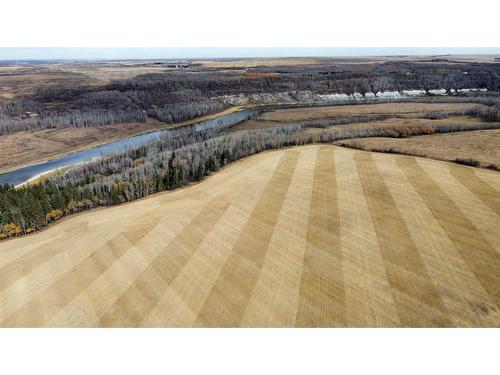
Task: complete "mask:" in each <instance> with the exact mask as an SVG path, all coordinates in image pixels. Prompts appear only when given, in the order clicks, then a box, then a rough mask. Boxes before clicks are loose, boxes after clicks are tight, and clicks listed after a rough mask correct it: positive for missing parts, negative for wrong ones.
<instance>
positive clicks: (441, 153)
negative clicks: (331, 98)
mask: <svg viewBox="0 0 500 375" xmlns="http://www.w3.org/2000/svg"><path fill="white" fill-rule="evenodd" d="M338 144H341V145H343V146H347V147H354V148H359V149H362V150H367V151H378V152H392V153H400V154H406V155H414V156H422V157H428V158H432V159H438V160H445V161H456V160H457V159H462V160H477V161H478V162H479V163H480V166H482V167H488V166H490V167H492V166H497V168H498V169H500V130H498V129H494V130H476V131H469V132H456V133H446V134H431V135H422V136H418V137H410V138H403V139H401V138H383V137H380V138H362V139H349V140H345V141H339V142H338Z"/></svg>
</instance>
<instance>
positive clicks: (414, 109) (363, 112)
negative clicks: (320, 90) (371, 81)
mask: <svg viewBox="0 0 500 375" xmlns="http://www.w3.org/2000/svg"><path fill="white" fill-rule="evenodd" d="M477 107H481V105H478V104H475V103H381V104H357V105H343V106H324V107H303V108H288V109H279V110H276V111H271V112H266V113H264V114H262V115H261V116H259V118H258V119H259V120H262V121H279V122H300V121H308V120H315V119H323V118H328V119H331V118H351V117H354V116H370V115H406V116H410V115H416V114H422V113H426V112H433V111H462V110H468V109H472V108H477Z"/></svg>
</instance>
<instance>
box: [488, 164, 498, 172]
mask: <svg viewBox="0 0 500 375" xmlns="http://www.w3.org/2000/svg"><path fill="white" fill-rule="evenodd" d="M486 168H488V169H493V170H494V171H499V170H500V168H499V167H498V165H496V164H493V163H490V164H488V165H487V166H486Z"/></svg>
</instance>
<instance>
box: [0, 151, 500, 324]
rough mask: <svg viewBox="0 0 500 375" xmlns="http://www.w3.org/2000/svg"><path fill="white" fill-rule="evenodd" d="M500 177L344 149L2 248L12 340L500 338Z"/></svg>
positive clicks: (248, 171) (223, 179)
mask: <svg viewBox="0 0 500 375" xmlns="http://www.w3.org/2000/svg"><path fill="white" fill-rule="evenodd" d="M499 186H500V174H499V173H497V172H492V171H487V170H480V169H473V168H468V167H464V166H459V165H456V164H450V163H443V162H437V161H431V160H425V159H417V158H413V157H405V156H398V155H385V154H372V153H366V152H364V151H357V150H351V149H345V148H339V147H332V146H305V147H300V148H291V149H287V150H281V151H276V152H269V153H263V154H260V155H257V156H254V157H250V158H247V159H245V160H243V161H240V162H237V163H235V164H233V165H232V166H230V167H228V168H225V169H224V170H222V171H220V172H219V173H217V174H215V175H214V176H212V177H210V178H208V179H207V180H205V181H204V182H202V183H200V184H197V185H194V186H192V187H189V188H185V189H182V190H178V191H175V192H170V193H162V194H158V195H155V196H154V197H151V198H148V199H144V200H140V201H136V202H133V203H130V204H127V205H123V206H118V207H113V208H108V209H101V210H96V211H90V212H87V213H84V214H81V215H78V216H75V217H71V218H68V219H65V220H62V221H61V222H60V223H58V224H56V225H54V226H52V227H50V228H48V229H47V230H45V231H42V232H39V233H36V234H33V235H30V236H27V237H23V238H19V239H14V240H7V241H5V242H1V243H0V324H1V325H2V326H9V327H13V326H78V327H87V326H99V327H115V326H131V327H136V326H153V327H164V326H166V327H173V326H182V327H192V326H202V327H209V326H218V327H226V326H231V327H239V326H249V327H255V326H258V327H263V326H271V327H294V326H301V327H302V326H306V327H321V326H327V327H330V326H350V327H357V326H370V327H378V326H381V327H393V326H404V327H410V326H418V327H427V326H439V327H445V326H463V327H468V326H472V327H484V326H488V327H499V326H500V294H499V293H498V291H499V290H500V236H499V235H498V228H499V227H500V201H499V197H500V190H499Z"/></svg>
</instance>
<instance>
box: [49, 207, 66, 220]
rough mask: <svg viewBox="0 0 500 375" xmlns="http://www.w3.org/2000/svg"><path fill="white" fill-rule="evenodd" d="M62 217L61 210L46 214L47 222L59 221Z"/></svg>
mask: <svg viewBox="0 0 500 375" xmlns="http://www.w3.org/2000/svg"><path fill="white" fill-rule="evenodd" d="M62 216H63V213H62V211H61V210H51V211H49V212H48V213H47V221H53V220H59V219H60V218H61V217H62Z"/></svg>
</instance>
